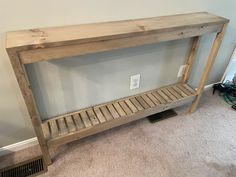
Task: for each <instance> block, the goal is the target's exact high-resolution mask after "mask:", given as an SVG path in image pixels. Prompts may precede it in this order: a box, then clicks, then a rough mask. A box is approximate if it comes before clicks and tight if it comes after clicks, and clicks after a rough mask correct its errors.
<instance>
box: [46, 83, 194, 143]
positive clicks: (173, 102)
mask: <svg viewBox="0 0 236 177" xmlns="http://www.w3.org/2000/svg"><path fill="white" fill-rule="evenodd" d="M195 95H196V92H195V91H194V90H193V89H192V88H191V87H190V86H188V85H187V84H181V83H177V84H174V85H170V86H166V87H162V88H159V89H155V90H151V91H148V92H145V93H141V94H138V95H134V96H131V97H127V98H123V99H119V100H116V101H113V102H109V103H106V104H101V105H97V106H94V107H91V108H87V109H83V110H80V111H77V112H73V113H70V114H66V115H62V116H59V117H55V118H52V119H49V120H46V121H44V122H43V125H42V127H43V132H44V136H45V138H46V139H47V142H48V146H56V145H60V144H64V143H67V142H70V141H73V140H76V139H80V138H83V137H86V136H89V135H92V134H95V133H98V132H101V131H104V130H107V129H110V128H112V127H116V126H119V125H122V124H125V123H128V122H131V121H134V120H137V119H140V118H143V117H146V116H149V115H152V114H155V113H158V112H162V111H164V110H168V109H171V108H173V107H177V106H180V105H183V104H185V103H188V102H191V101H192V100H193V99H194V97H195Z"/></svg>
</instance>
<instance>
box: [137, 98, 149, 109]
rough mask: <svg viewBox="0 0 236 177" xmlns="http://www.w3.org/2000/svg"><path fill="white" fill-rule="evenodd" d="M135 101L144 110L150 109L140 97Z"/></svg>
mask: <svg viewBox="0 0 236 177" xmlns="http://www.w3.org/2000/svg"><path fill="white" fill-rule="evenodd" d="M136 99H137V100H138V102H139V103H140V104H141V105H142V107H143V108H144V109H148V108H150V106H149V105H148V104H147V103H146V102H145V101H144V99H143V98H142V97H141V96H137V97H136Z"/></svg>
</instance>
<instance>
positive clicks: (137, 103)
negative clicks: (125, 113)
mask: <svg viewBox="0 0 236 177" xmlns="http://www.w3.org/2000/svg"><path fill="white" fill-rule="evenodd" d="M130 101H131V102H132V103H133V104H134V106H135V107H136V108H137V109H138V110H139V111H142V110H143V107H142V105H141V104H140V103H139V102H138V100H137V99H136V98H130Z"/></svg>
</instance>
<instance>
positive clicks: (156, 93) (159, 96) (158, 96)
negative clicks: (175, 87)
mask: <svg viewBox="0 0 236 177" xmlns="http://www.w3.org/2000/svg"><path fill="white" fill-rule="evenodd" d="M152 95H153V96H155V98H156V99H157V100H158V101H159V102H160V103H161V104H165V103H167V101H166V100H165V99H164V98H163V97H162V96H161V95H160V94H159V93H158V92H157V91H154V92H152Z"/></svg>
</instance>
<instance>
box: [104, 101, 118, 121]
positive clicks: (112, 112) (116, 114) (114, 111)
mask: <svg viewBox="0 0 236 177" xmlns="http://www.w3.org/2000/svg"><path fill="white" fill-rule="evenodd" d="M107 108H108V110H109V111H110V113H111V115H112V116H113V118H114V119H117V118H119V117H120V115H119V114H118V112H117V111H116V109H115V108H114V106H113V105H112V104H108V105H107Z"/></svg>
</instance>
